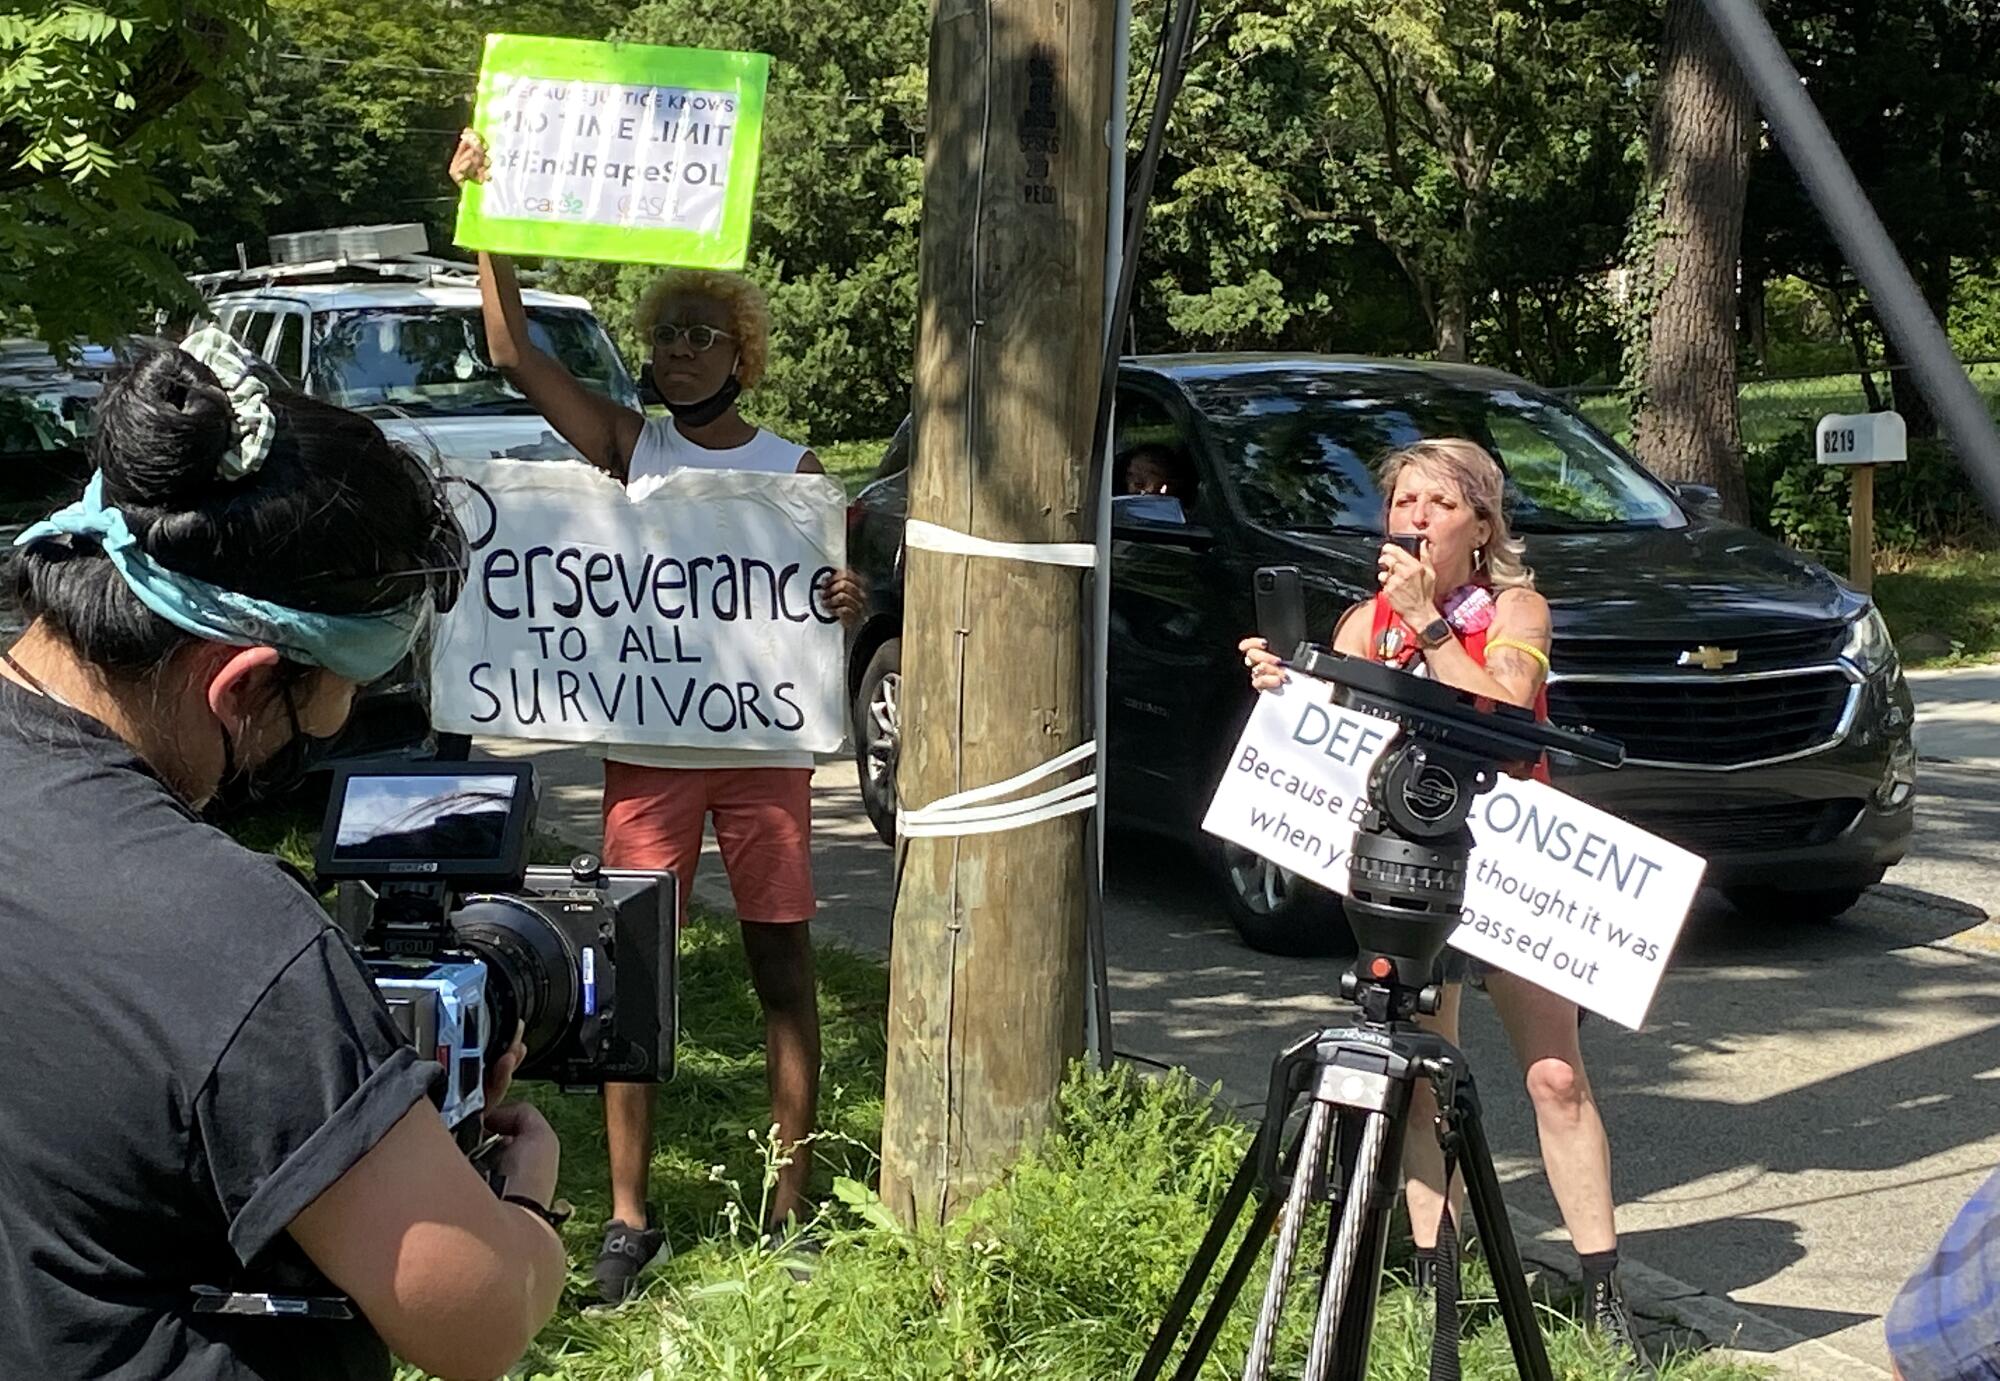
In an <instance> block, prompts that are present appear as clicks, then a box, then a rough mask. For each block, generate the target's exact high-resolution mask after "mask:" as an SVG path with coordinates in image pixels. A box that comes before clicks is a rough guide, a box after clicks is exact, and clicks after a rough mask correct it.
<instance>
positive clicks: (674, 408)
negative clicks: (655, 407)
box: [661, 369, 743, 427]
mask: <svg viewBox="0 0 2000 1381" xmlns="http://www.w3.org/2000/svg"><path fill="white" fill-rule="evenodd" d="M742 393H743V385H742V384H740V383H738V382H737V379H736V371H735V370H733V369H732V370H731V371H730V373H729V377H728V378H727V379H724V380H723V381H722V387H721V388H719V389H717V390H716V391H715V392H713V393H711V394H710V395H709V396H708V397H706V398H704V399H702V400H701V401H700V402H699V403H676V402H672V401H669V400H667V399H666V395H665V394H664V393H663V394H661V398H662V400H663V401H666V403H667V411H668V412H670V413H672V414H673V415H674V420H675V421H676V422H685V423H687V424H688V425H689V426H690V427H706V426H707V425H708V424H709V423H711V422H713V421H714V420H715V419H716V418H718V417H720V416H722V414H723V413H725V412H728V411H729V408H730V405H731V404H733V403H734V402H735V401H736V400H737V398H738V397H740V396H741V395H742Z"/></svg>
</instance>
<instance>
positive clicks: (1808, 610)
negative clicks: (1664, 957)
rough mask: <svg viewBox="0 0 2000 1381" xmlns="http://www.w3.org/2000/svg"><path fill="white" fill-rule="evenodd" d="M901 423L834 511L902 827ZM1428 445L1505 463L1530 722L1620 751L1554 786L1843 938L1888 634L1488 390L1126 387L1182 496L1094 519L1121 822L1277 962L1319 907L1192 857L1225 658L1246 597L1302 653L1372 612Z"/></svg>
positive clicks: (1261, 878)
mask: <svg viewBox="0 0 2000 1381" xmlns="http://www.w3.org/2000/svg"><path fill="white" fill-rule="evenodd" d="M909 430H910V429H909V424H908V423H907V422H906V423H905V424H904V426H903V428H902V429H901V430H900V431H899V432H898V433H897V436H896V439H895V441H894V442H892V444H891V446H890V449H889V452H888V454H887V455H886V456H885V457H884V460H883V462H882V466H881V468H880V470H879V471H878V477H877V478H876V479H875V480H874V481H873V482H872V483H871V484H869V485H868V486H867V487H866V488H864V489H863V490H862V491H861V492H860V493H859V494H858V495H857V496H856V497H855V500H854V503H853V505H852V507H851V508H850V510H849V518H848V542H849V560H850V562H851V563H852V564H853V565H854V566H855V567H856V568H857V569H859V570H860V571H861V572H862V573H863V574H864V575H865V576H867V577H868V579H869V582H870V590H871V599H872V601H873V605H872V607H871V609H870V610H869V613H868V616H867V618H865V619H864V620H863V622H862V623H861V625H860V626H859V627H858V629H857V630H856V634H855V637H854V641H853V643H852V647H851V651H850V656H849V689H850V691H851V693H852V697H853V707H854V741H855V745H856V752H857V756H858V757H859V759H860V765H861V775H862V792H863V797H864V799H865V801H866V803H867V806H868V810H869V814H870V816H871V818H872V819H873V820H874V823H875V826H876V829H877V830H878V831H879V832H880V833H881V834H882V835H883V837H884V838H885V839H887V838H889V837H890V836H891V835H892V834H893V831H894V827H895V762H896V747H895V737H896V731H897V689H898V680H899V676H898V672H899V668H900V656H901V628H902V579H901V578H902V551H903V547H902V526H903V518H904V513H905V507H906V503H907V478H908V476H907V469H908V465H909V454H910V435H909ZM1426 436H1463V437H1470V438H1472V439H1473V440H1475V441H1478V442H1479V443H1480V444H1481V445H1483V446H1485V447H1486V448H1487V449H1488V450H1490V451H1492V452H1493V453H1494V454H1495V455H1497V456H1499V457H1500V458H1501V461H1502V463H1503V465H1504V466H1505V467H1506V470H1507V474H1508V497H1509V503H1510V512H1511V515H1512V521H1513V525H1514V529H1515V531H1516V532H1517V533H1518V534H1519V535H1521V536H1522V537H1524V538H1525V539H1526V541H1527V547H1528V551H1527V559H1528V564H1529V565H1530V566H1531V567H1532V568H1533V569H1534V571H1535V576H1536V587H1537V588H1538V589H1539V590H1541V591H1542V593H1543V594H1544V595H1546V596H1547V597H1548V600H1549V602H1550V604H1551V606H1552V607H1553V610H1554V616H1555V648H1554V672H1553V675H1552V677H1551V682H1550V688H1549V702H1550V710H1551V713H1552V715H1553V716H1554V718H1555V719H1556V720H1557V721H1558V722H1559V723H1563V724H1569V725H1588V726H1590V727H1592V728H1595V729H1597V730H1600V731H1602V732H1603V733H1606V734H1608V735H1611V736H1613V737H1616V738H1618V739H1620V740H1622V741H1623V742H1624V744H1625V746H1626V753H1627V765H1626V766H1625V767H1624V768H1623V769H1621V770H1619V771H1616V772H1607V771H1602V770H1598V769H1591V768H1587V767H1584V766H1582V765H1580V764H1568V765H1565V764H1562V763H1557V764H1556V773H1557V779H1558V781H1559V783H1560V784H1561V785H1562V786H1563V788H1564V789H1565V790H1567V791H1569V792H1571V793H1573V794H1575V795H1577V796H1579V797H1582V798H1584V799H1586V800H1589V801H1591V802H1593V803H1595V804H1597V805H1599V806H1602V807H1603V808H1605V809H1607V810H1610V811H1612V812H1614V813H1616V814H1618V815H1621V816H1623V817H1625V818H1626V819H1629V820H1632V821H1634V822H1636V823H1638V824H1640V825H1642V826H1643V827H1645V828H1646V829H1648V830H1651V831H1653V832H1654V833H1657V834H1660V835H1662V836H1664V837H1666V838H1668V839H1671V840H1674V841H1676V842H1677V843H1680V844H1682V845H1684V846H1686V847H1687V848H1689V849H1691V850H1693V851H1694V852H1696V853H1698V854H1700V855H1702V856H1703V857H1705V858H1706V859H1707V860H1708V873H1707V880H1708V882H1709V884H1710V885H1712V886H1716V887H1719V888H1722V889H1723V890H1725V891H1726V892H1727V893H1728V894H1729V896H1730V898H1731V900H1732V901H1733V902H1735V904H1736V905H1737V907H1738V909H1739V910H1741V911H1743V912H1745V913H1746V914H1748V915H1750V916H1752V917H1759V916H1762V915H1763V914H1765V913H1767V912H1782V913H1784V914H1786V915H1789V916H1801V915H1806V916H1833V915H1837V914H1838V913H1840V912H1842V911H1844V910H1846V909H1847V908H1848V907H1849V906H1851V905H1853V904H1854V902H1855V901H1856V899H1858V898H1859V896H1860V895H1861V893H1862V891H1863V890H1864V889H1865V888H1867V887H1868V886H1870V885H1871V884H1873V883H1875V882H1878V881H1880V880H1881V878H1882V875H1883V873H1884V871H1885V870H1886V869H1887V868H1888V867H1889V866H1890V865H1892V864H1894V863H1896V862H1897V861H1898V860H1899V859H1901V858H1902V856H1903V853H1904V850H1905V849H1906V847H1907V846H1908V843H1909V838H1910V830H1911V823H1912V814H1913V812H1912V796H1913V792H1914V789H1915V763H1916V755H1915V749H1914V747H1913V745H1912V741H1911V729H1912V725H1913V722H1914V718H1915V715H1914V710H1913V707H1912V704H1911V700H1910V694H1909V690H1908V688H1907V687H1906V686H1905V685H1904V682H1903V674H1902V669H1901V667H1900V665H1899V664H1898V662H1897V659H1896V654H1895V650H1894V647H1893V645H1892V644H1891V643H1890V640H1889V636H1888V632H1887V630H1886V628H1885V627H1884V626H1883V623H1882V619H1881V616H1880V615H1879V614H1878V613H1877V612H1876V611H1875V609H1874V607H1873V605H1872V604H1871V603H1870V602H1869V601H1868V599H1867V598H1866V597H1865V596H1862V595H1860V594H1858V593H1856V592H1855V591H1854V590H1853V589H1851V588H1850V587H1848V586H1847V585H1846V584H1844V583H1843V582H1841V581H1840V580H1837V579H1836V578H1835V577H1834V576H1833V575H1832V574H1830V573H1829V572H1828V571H1827V570H1826V569H1825V568H1824V567H1822V566H1820V565H1818V564H1817V563H1815V562H1813V561H1811V560H1809V559H1808V558H1806V557H1804V556H1801V555H1799V554H1798V553H1796V552H1794V551H1791V550H1790V549H1788V548H1786V547H1784V546H1781V545H1779V544H1778V543H1776V542H1773V541H1770V540H1768V539H1767V538H1764V537H1762V536H1759V535H1758V534H1757V533H1754V532H1751V531H1749V530H1747V529H1745V528H1742V527H1738V526H1736V525H1734V524H1731V523H1726V522H1722V521H1720V520H1719V519H1717V518H1716V517H1715V516H1714V515H1715V513H1716V511H1717V509H1718V504H1717V501H1716V496H1715V494H1714V492H1713V491H1712V490H1707V489H1703V488H1701V487H1699V486H1692V485H1681V486H1672V485H1668V484H1665V483H1662V482H1661V481H1659V480H1657V479H1655V478H1654V477H1653V476H1651V475H1650V474H1648V473H1647V472H1646V471H1645V470H1643V469H1642V468H1641V467H1640V466H1639V465H1638V463H1637V462H1635V461H1634V460H1633V459H1632V458H1631V457H1630V456H1629V455H1627V454H1626V453H1625V452H1624V451H1622V450H1621V449H1620V448H1619V447H1618V445H1617V444H1616V443H1615V442H1614V441H1612V440H1611V439H1610V438H1608V437H1607V436H1605V435H1604V434H1603V433H1602V432H1600V431H1599V430H1597V429H1596V428H1595V427H1593V426H1592V425H1591V424H1590V423H1589V422H1587V421H1585V420H1584V419H1583V418H1582V417H1580V416H1579V415H1578V414H1577V413H1576V412H1575V411H1573V410H1572V409H1571V408H1569V407H1568V406H1567V405H1566V404H1565V403H1563V402H1562V401H1561V400H1559V399H1557V398H1554V397H1552V396H1550V395H1548V394H1546V393H1543V392H1541V391H1540V390H1538V389H1536V388H1534V387H1533V386H1532V385H1530V384H1527V383H1524V382H1523V381H1521V380H1519V379H1516V378H1513V377H1512V376H1510V375H1506V374H1501V373H1498V372H1495V371H1492V370H1485V369H1475V368H1469V367H1465V366H1454V365H1442V364H1432V363H1414V362H1404V361H1392V360H1370V359H1340V358H1327V357H1317V356H1312V357H1274V356H1185V357H1173V358H1148V359H1135V360H1130V361H1128V362H1127V363H1126V366H1125V368H1124V370H1123V372H1122V374H1121V377H1120V380H1119V386H1118V399H1117V424H1116V429H1115V436H1114V445H1113V451H1114V456H1115V458H1116V459H1117V462H1118V463H1119V465H1120V466H1121V468H1122V467H1128V466H1131V465H1133V464H1134V463H1135V461H1136V459H1137V458H1138V457H1140V456H1142V455H1144V456H1145V457H1146V458H1147V463H1148V465H1149V467H1150V468H1151V469H1152V470H1153V471H1154V472H1155V473H1157V472H1158V471H1159V470H1160V469H1162V468H1164V469H1166V470H1168V471H1170V472H1174V473H1173V476H1172V483H1171V484H1170V486H1169V489H1170V492H1172V491H1176V490H1177V491H1178V492H1179V495H1180V497H1179V499H1178V500H1177V501H1176V500H1174V499H1171V498H1169V499H1164V500H1163V499H1162V498H1161V497H1159V496H1157V495H1144V496H1134V497H1131V498H1120V499H1118V500H1116V501H1114V504H1113V510H1114V511H1113V518H1112V587H1111V651H1110V668H1109V676H1110V723H1109V725H1108V726H1107V739H1106V754H1107V773H1108V783H1107V789H1108V810H1109V812H1110V816H1111V819H1112V821H1113V823H1115V824H1119V825H1123V826H1126V827H1136V828H1139V829H1144V830H1148V831H1154V832H1162V833H1166V834H1169V835H1172V836H1175V837H1178V838H1180V839H1183V840H1186V841H1188V842H1190V843H1194V844H1196V845H1198V847H1200V848H1202V849H1203V850H1205V851H1206V853H1207V854H1208V856H1209V858H1210V859H1211V861H1212V862H1213V865H1214V868H1215V871H1216V874H1217V876H1218V878H1219V879H1220V881H1221V882H1222V884H1223V886H1222V894H1223V898H1224V903H1225V905H1226V906H1227V908H1228V910H1229V912H1230V914H1231V917H1232V919H1234V920H1235V922H1236V924H1237V926H1238V928H1239V929H1240V930H1241V932H1242V933H1243V936H1244V938H1245V939H1246V940H1247V941H1248V942H1249V943H1251V944H1252V945H1254V946H1257V947H1259V948H1264V949H1272V950H1279V951H1284V950H1294V949H1300V948H1304V947H1307V946H1309V945H1312V944H1314V943H1315V940H1314V936H1315V935H1316V934H1317V933H1322V932H1323V931H1324V927H1323V926H1320V925H1317V924H1313V923H1311V922H1312V920H1313V919H1314V918H1313V917H1312V916H1311V914H1310V913H1312V912H1314V911H1316V910H1318V909H1320V908H1322V907H1324V906H1325V905H1326V903H1327V902H1328V900H1329V899H1328V898H1327V896H1326V894H1324V893H1321V892H1319V891H1318V890H1317V889H1314V888H1311V887H1309V886H1306V885H1303V884H1301V883H1299V882H1298V881H1296V880H1294V879H1293V878H1292V877H1290V876H1289V875H1288V874H1286V873H1284V872H1283V871H1282V870H1281V869H1278V868H1276V867H1274V866H1273V865H1270V864H1268V863H1266V862H1265V861H1264V860H1262V859H1260V858H1258V857H1256V856H1255V855H1253V854H1249V853H1247V852H1245V851H1241V850H1238V849H1237V848H1235V846H1233V845H1224V844H1222V843H1221V842H1220V841H1218V840H1215V839H1213V838H1212V837H1210V836H1207V835H1204V834H1202V832H1201V830H1200V828H1199V825H1200V820H1201V816H1202V813H1203V810H1204V808H1205V806H1206V804H1207V801H1208V798H1209V796H1210V794H1211V793H1212V791H1213V789H1214V787H1215V783H1216V782H1217V780H1218V779H1219V776H1220V773H1221V770H1222V766H1223V761H1224V758H1225V755H1226V754H1227V752H1228V750H1229V748H1230V746H1231V745H1232V744H1233V743H1234V742H1235V740H1236V736H1237V734H1238V733H1239V731H1240V729H1241V726H1242V723H1243V719H1244V717H1245V715H1246V714H1247V713H1248V709H1249V705H1250V696H1251V692H1250V690H1249V688H1248V685H1247V683H1246V681H1245V677H1244V672H1243V662H1242V658H1241V657H1239V656H1238V655H1237V653H1236V650H1235V648H1236V642H1237V640H1238V639H1239V638H1241V637H1242V636H1243V635H1245V634H1246V633H1249V632H1251V631H1253V630H1254V625H1255V615H1254V612H1253V601H1252V596H1251V585H1250V577H1251V572H1252V571H1253V570H1255V569H1256V568H1257V567H1258V566H1263V565H1274V564H1284V565H1296V566H1298V567H1299V568H1300V569H1301V571H1302V572H1303V574H1304V578H1305V583H1306V586H1307V600H1308V608H1309V612H1310V614H1311V617H1312V620H1313V624H1314V626H1315V627H1318V628H1322V629H1327V630H1330V629H1331V628H1332V627H1333V623H1334V620H1335V618H1336V617H1337V616H1338V614H1339V612H1340V610H1342V609H1344V608H1345V607H1346V606H1347V605H1349V604H1351V603H1352V602H1354V601H1355V600H1358V599H1360V598H1363V597H1364V596H1365V595H1367V594H1369V593H1372V590H1373V587H1374V570H1375V553H1376V550H1377V547H1378V546H1379V543H1380V537H1379V535H1378V534H1379V533H1380V532H1381V530H1382V529H1381V513H1382V499H1381V496H1380V494H1379V493H1378V492H1377V490H1376V487H1375V484H1374V480H1373V478H1372V475H1371V466H1372V464H1373V462H1374V461H1376V460H1377V459H1378V458H1379V457H1381V456H1382V455H1384V454H1385V453H1387V452H1388V451H1390V450H1392V449H1394V448H1395V447H1398V446H1401V445H1405V444H1408V443H1409V442H1412V441H1415V440H1417V439H1419V438H1421V437H1426Z"/></svg>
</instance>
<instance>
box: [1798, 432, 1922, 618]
mask: <svg viewBox="0 0 2000 1381" xmlns="http://www.w3.org/2000/svg"><path fill="white" fill-rule="evenodd" d="M1909 436H1910V434H1909V429H1908V428H1906V427H1905V426H1904V425H1903V415H1902V414H1901V413H1898V412H1864V413H1856V414H1854V415H1852V416H1843V415H1841V414H1839V413H1829V414H1828V415H1827V416H1825V417H1822V418H1820V420H1819V428H1818V432H1817V440H1816V446H1817V451H1818V458H1819V463H1820V464H1821V465H1840V466H1845V467H1846V468H1847V470H1848V471H1849V473H1850V475H1851V477H1852V479H1853V482H1854V489H1853V493H1852V495H1851V496H1850V499H1851V501H1850V503H1849V506H1848V536H1847V578H1848V580H1849V581H1850V582H1852V584H1853V585H1854V588H1855V589H1857V590H1860V591H1861V592H1862V593H1864V594H1865V593H1867V592H1868V591H1870V590H1872V589H1874V588H1875V467H1876V466H1877V465H1893V464H1895V463H1897V462H1899V461H1905V460H1908V459H1909V458H1910V440H1909Z"/></svg>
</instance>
